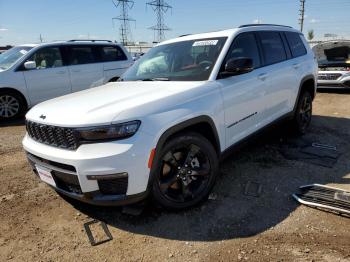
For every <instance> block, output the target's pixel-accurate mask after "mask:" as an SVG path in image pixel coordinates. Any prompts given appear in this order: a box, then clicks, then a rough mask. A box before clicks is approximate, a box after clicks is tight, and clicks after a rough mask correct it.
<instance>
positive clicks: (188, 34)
mask: <svg viewBox="0 0 350 262" xmlns="http://www.w3.org/2000/svg"><path fill="white" fill-rule="evenodd" d="M189 35H192V34H184V35H179V36H178V37H185V36H189Z"/></svg>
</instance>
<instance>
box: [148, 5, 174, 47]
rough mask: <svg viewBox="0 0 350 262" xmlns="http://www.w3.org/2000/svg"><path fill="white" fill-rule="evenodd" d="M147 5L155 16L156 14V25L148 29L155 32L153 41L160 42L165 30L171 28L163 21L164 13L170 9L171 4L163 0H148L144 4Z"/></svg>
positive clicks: (163, 37)
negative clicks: (148, 0)
mask: <svg viewBox="0 0 350 262" xmlns="http://www.w3.org/2000/svg"><path fill="white" fill-rule="evenodd" d="M147 5H149V6H151V7H152V9H153V11H154V12H155V13H156V16H157V25H155V26H152V27H150V28H149V29H151V30H153V31H154V32H155V41H156V42H161V41H163V40H164V39H165V31H169V30H171V29H170V28H169V27H167V26H166V25H165V23H164V14H165V13H166V12H168V10H169V9H172V6H170V5H169V4H168V3H167V2H165V1H164V0H154V1H150V2H148V3H146V6H147ZM156 34H157V36H156Z"/></svg>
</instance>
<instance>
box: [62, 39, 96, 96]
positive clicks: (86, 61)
mask: <svg viewBox="0 0 350 262" xmlns="http://www.w3.org/2000/svg"><path fill="white" fill-rule="evenodd" d="M66 54H67V60H68V65H69V66H68V68H69V73H70V79H71V83H72V92H77V91H80V90H84V89H88V88H91V87H95V86H99V85H102V84H103V63H101V62H100V59H99V53H98V49H97V48H96V46H94V45H68V46H67V47H66Z"/></svg>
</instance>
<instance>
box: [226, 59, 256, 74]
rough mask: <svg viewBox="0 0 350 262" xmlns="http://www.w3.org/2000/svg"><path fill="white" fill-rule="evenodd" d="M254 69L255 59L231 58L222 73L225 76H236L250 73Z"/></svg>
mask: <svg viewBox="0 0 350 262" xmlns="http://www.w3.org/2000/svg"><path fill="white" fill-rule="evenodd" d="M253 70H254V67H253V59H251V58H247V57H239V58H232V59H229V60H228V61H227V63H226V65H225V70H224V72H222V73H221V74H222V75H223V76H234V75H240V74H245V73H249V72H251V71H253Z"/></svg>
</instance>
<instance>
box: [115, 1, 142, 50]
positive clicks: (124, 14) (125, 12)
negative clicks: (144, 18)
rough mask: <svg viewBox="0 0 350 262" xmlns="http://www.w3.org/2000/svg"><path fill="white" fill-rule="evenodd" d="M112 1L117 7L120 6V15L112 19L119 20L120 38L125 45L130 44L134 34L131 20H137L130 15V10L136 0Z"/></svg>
mask: <svg viewBox="0 0 350 262" xmlns="http://www.w3.org/2000/svg"><path fill="white" fill-rule="evenodd" d="M112 3H113V4H114V6H115V7H116V8H120V15H119V16H117V17H114V18H112V21H114V20H119V21H120V27H119V35H120V40H121V42H122V43H123V45H128V43H130V42H131V41H130V40H131V38H132V35H131V30H130V22H135V21H136V20H135V19H133V18H131V17H129V10H131V9H132V8H133V6H134V1H132V0H112Z"/></svg>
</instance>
